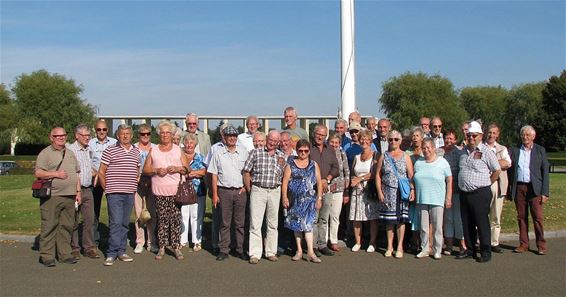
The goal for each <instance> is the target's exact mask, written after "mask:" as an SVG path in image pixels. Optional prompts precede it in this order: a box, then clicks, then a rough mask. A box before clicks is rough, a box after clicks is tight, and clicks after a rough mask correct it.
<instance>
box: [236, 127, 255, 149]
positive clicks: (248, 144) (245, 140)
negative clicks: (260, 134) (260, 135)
mask: <svg viewBox="0 0 566 297" xmlns="http://www.w3.org/2000/svg"><path fill="white" fill-rule="evenodd" d="M253 140H254V135H253V134H250V133H249V131H248V132H244V133H242V134H240V135H238V145H241V146H243V147H245V148H246V149H247V150H248V152H250V151H252V150H253V149H254V141H253Z"/></svg>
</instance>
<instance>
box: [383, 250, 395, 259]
mask: <svg viewBox="0 0 566 297" xmlns="http://www.w3.org/2000/svg"><path fill="white" fill-rule="evenodd" d="M392 255H393V250H386V251H385V254H383V256H385V257H387V258H389V257H391V256H392Z"/></svg>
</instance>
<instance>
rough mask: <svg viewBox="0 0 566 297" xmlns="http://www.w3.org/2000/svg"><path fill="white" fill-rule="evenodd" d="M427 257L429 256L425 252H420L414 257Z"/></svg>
mask: <svg viewBox="0 0 566 297" xmlns="http://www.w3.org/2000/svg"><path fill="white" fill-rule="evenodd" d="M428 256H430V254H429V252H425V251H422V252H420V253H418V254H417V255H416V257H417V258H418V259H421V258H426V257H428Z"/></svg>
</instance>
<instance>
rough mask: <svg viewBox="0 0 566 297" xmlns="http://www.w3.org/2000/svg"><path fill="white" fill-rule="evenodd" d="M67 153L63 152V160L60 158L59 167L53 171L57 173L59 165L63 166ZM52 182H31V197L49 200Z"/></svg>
mask: <svg viewBox="0 0 566 297" xmlns="http://www.w3.org/2000/svg"><path fill="white" fill-rule="evenodd" d="M66 152H67V149H64V150H63V158H61V162H59V165H57V168H56V169H55V171H59V168H60V167H61V164H63V160H65V153H66ZM52 181H53V179H52V178H50V179H40V178H38V179H36V180H34V181H33V183H32V184H31V195H32V196H33V197H34V198H39V199H49V198H51V182H52Z"/></svg>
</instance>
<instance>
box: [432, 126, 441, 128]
mask: <svg viewBox="0 0 566 297" xmlns="http://www.w3.org/2000/svg"><path fill="white" fill-rule="evenodd" d="M432 127H433V128H442V125H433V126H432Z"/></svg>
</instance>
